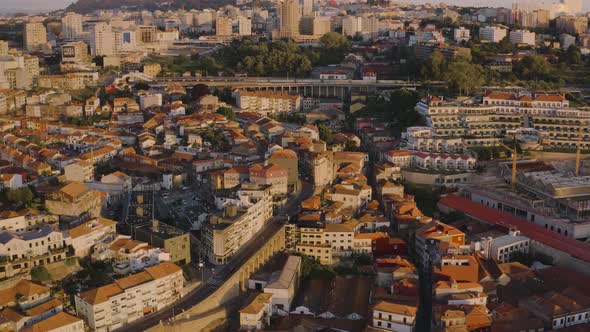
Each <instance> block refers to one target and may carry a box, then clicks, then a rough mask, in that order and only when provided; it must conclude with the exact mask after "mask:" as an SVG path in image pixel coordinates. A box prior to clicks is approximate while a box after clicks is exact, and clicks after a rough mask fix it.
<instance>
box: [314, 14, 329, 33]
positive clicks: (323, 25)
mask: <svg viewBox="0 0 590 332" xmlns="http://www.w3.org/2000/svg"><path fill="white" fill-rule="evenodd" d="M330 31H332V19H331V18H330V17H329V16H314V17H313V18H312V29H311V34H312V35H316V36H323V35H325V34H327V33H328V32H330Z"/></svg>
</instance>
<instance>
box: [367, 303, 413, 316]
mask: <svg viewBox="0 0 590 332" xmlns="http://www.w3.org/2000/svg"><path fill="white" fill-rule="evenodd" d="M373 310H379V311H384V312H391V313H395V314H399V315H404V316H416V312H417V311H418V309H417V308H416V307H414V306H409V305H403V304H398V303H393V302H387V301H381V302H379V303H377V304H376V305H375V307H373Z"/></svg>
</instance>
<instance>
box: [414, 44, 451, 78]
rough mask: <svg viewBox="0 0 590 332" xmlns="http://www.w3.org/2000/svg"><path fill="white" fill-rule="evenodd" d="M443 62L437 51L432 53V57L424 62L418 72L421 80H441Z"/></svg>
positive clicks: (443, 59)
mask: <svg viewBox="0 0 590 332" xmlns="http://www.w3.org/2000/svg"><path fill="white" fill-rule="evenodd" d="M444 62H445V58H444V56H443V55H442V53H441V52H440V51H439V50H435V51H434V52H432V55H431V56H430V58H428V60H426V62H425V63H424V65H423V66H422V69H421V70H420V73H421V74H422V78H424V79H426V80H428V79H430V80H436V81H438V80H440V79H441V78H442V72H443V65H444Z"/></svg>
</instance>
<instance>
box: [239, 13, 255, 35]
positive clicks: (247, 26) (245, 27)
mask: <svg viewBox="0 0 590 332" xmlns="http://www.w3.org/2000/svg"><path fill="white" fill-rule="evenodd" d="M237 21H238V35H240V36H250V35H251V34H252V19H251V18H249V17H244V16H238V18H237Z"/></svg>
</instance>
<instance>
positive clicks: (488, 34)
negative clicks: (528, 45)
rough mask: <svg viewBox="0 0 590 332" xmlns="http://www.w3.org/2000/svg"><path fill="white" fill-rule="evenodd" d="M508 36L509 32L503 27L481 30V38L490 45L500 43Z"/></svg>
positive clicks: (483, 28)
mask: <svg viewBox="0 0 590 332" xmlns="http://www.w3.org/2000/svg"><path fill="white" fill-rule="evenodd" d="M506 35H507V30H506V29H504V28H501V27H482V28H480V29H479V37H480V38H481V40H485V41H487V42H490V43H498V42H500V41H501V40H502V39H504V38H505V37H506Z"/></svg>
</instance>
